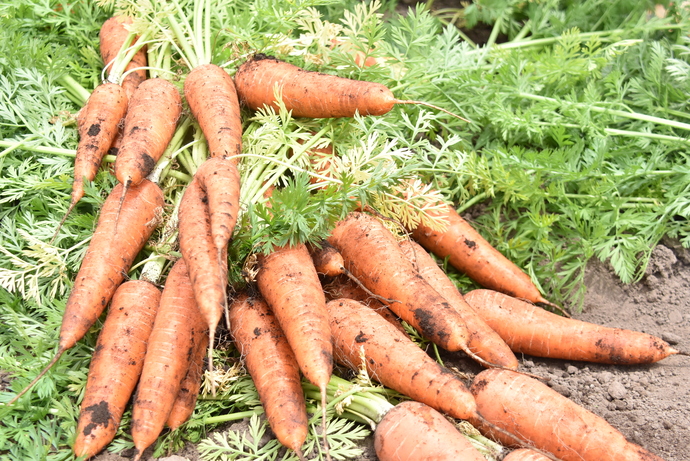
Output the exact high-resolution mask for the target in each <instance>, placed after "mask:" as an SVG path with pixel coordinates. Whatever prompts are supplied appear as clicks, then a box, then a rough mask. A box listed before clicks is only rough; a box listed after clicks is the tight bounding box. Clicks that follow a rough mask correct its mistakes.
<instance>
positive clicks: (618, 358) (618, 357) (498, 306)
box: [465, 290, 681, 365]
mask: <svg viewBox="0 0 690 461" xmlns="http://www.w3.org/2000/svg"><path fill="white" fill-rule="evenodd" d="M465 300H466V301H467V302H468V303H469V304H470V305H471V306H472V307H473V308H474V310H475V311H476V312H477V313H478V314H479V315H480V316H481V317H482V318H483V319H484V321H485V322H486V323H487V324H488V325H489V326H490V327H491V328H492V329H494V330H495V331H496V332H497V333H498V334H499V335H500V336H501V337H502V338H503V339H504V341H505V342H506V343H507V344H508V345H509V346H510V348H511V349H512V350H513V351H515V352H518V353H523V354H529V355H533V356H536V357H549V358H557V359H564V360H581V361H586V362H596V363H608V364H614V365H638V364H645V363H654V362H657V361H659V360H662V359H665V358H666V357H669V356H671V355H674V354H680V353H681V352H679V351H678V350H676V349H674V348H672V347H671V346H670V345H669V344H668V343H667V342H666V341H664V340H662V339H661V338H657V337H656V336H652V335H649V334H647V333H642V332H638V331H632V330H624V329H621V328H610V327H605V326H602V325H596V324H593V323H588V322H583V321H580V320H575V319H569V318H564V317H561V316H559V315H556V314H554V313H551V312H548V311H546V310H544V309H542V308H540V307H537V306H535V305H534V304H531V303H528V302H525V301H522V300H520V299H516V298H512V297H510V296H508V295H505V294H503V293H498V292H496V291H492V290H473V291H470V292H469V293H467V294H466V295H465Z"/></svg>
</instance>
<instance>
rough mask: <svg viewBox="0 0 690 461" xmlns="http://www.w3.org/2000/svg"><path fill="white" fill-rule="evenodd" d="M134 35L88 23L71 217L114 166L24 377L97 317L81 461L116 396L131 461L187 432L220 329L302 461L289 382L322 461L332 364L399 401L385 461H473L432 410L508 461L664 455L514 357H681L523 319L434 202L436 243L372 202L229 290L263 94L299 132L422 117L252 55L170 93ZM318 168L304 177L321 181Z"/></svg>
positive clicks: (545, 318) (259, 259)
mask: <svg viewBox="0 0 690 461" xmlns="http://www.w3.org/2000/svg"><path fill="white" fill-rule="evenodd" d="M131 23H132V20H131V18H127V17H123V16H118V17H114V18H113V19H111V20H109V21H108V22H107V23H106V24H104V26H103V31H102V34H101V53H102V57H103V61H104V63H105V65H106V68H105V70H106V73H108V74H109V77H108V81H106V82H104V83H103V84H102V85H100V86H98V87H97V88H96V89H95V90H94V91H93V93H92V95H91V98H90V99H89V100H88V102H87V103H86V105H85V106H84V108H82V110H81V111H80V112H79V115H78V130H79V137H80V143H79V148H78V154H77V157H76V162H75V167H74V184H73V194H72V199H71V202H70V204H69V211H71V210H72V209H73V208H74V207H75V206H76V205H77V203H78V202H79V200H80V199H81V198H82V197H83V195H84V191H83V185H84V182H85V181H93V180H94V178H95V175H96V173H97V171H98V170H99V168H100V166H101V162H102V160H103V158H104V156H105V155H106V154H107V153H109V152H110V153H115V152H116V153H117V156H116V158H117V160H116V162H115V165H114V174H115V176H116V178H117V180H118V184H117V185H116V186H115V187H114V188H113V190H112V191H111V192H110V194H109V196H108V198H107V200H106V201H105V204H104V206H103V208H102V209H101V212H100V218H99V221H98V224H97V228H96V230H95V233H94V235H93V238H92V240H91V242H90V245H89V248H88V251H87V252H86V255H85V257H84V260H83V262H82V265H81V268H80V270H79V273H78V274H77V276H76V278H75V282H74V286H73V289H72V293H71V295H70V297H69V300H68V302H67V306H66V308H65V312H64V317H63V324H62V329H61V331H60V338H59V343H58V348H57V353H56V355H55V358H54V359H53V361H51V363H50V364H49V365H48V366H47V367H46V370H44V371H43V372H42V373H41V374H39V375H38V376H37V378H36V380H38V379H40V378H41V376H43V373H45V372H46V371H47V370H48V369H49V368H50V366H52V364H54V363H55V362H56V361H57V360H59V358H60V356H61V355H62V354H63V353H64V352H65V351H66V350H68V349H69V348H71V347H73V346H74V345H75V344H76V343H77V342H78V341H80V340H81V339H82V338H83V337H84V335H85V334H86V333H87V332H88V330H89V329H90V328H91V327H92V326H93V325H94V324H95V323H96V322H97V320H98V318H99V317H100V316H101V314H102V313H103V312H104V311H105V309H106V308H108V309H107V311H108V312H107V316H106V320H105V324H104V326H103V328H102V330H101V332H100V336H99V339H98V345H97V347H96V350H95V353H94V356H93V359H92V362H91V367H90V371H89V376H88V382H87V385H86V391H85V395H84V398H83V401H82V406H81V415H80V419H79V425H78V429H77V435H76V440H75V442H74V446H73V449H74V453H75V455H77V456H79V457H83V458H89V457H92V456H94V455H96V454H97V453H99V452H100V451H101V450H103V449H104V448H105V447H106V446H107V445H108V444H109V443H110V442H111V441H112V440H113V437H114V436H115V432H116V430H117V428H118V427H119V424H120V420H121V418H122V415H123V413H124V411H125V409H126V408H127V405H128V403H129V402H130V401H131V405H132V424H131V433H132V437H133V440H134V445H135V448H136V458H135V459H139V458H140V457H141V456H142V454H143V453H144V451H145V450H146V449H147V448H148V447H150V446H151V445H152V444H153V443H154V442H155V441H156V439H157V438H158V437H159V435H160V434H161V432H162V431H163V430H164V428H165V427H166V426H167V427H168V428H170V429H176V428H177V427H179V426H180V425H181V424H183V423H184V422H185V421H187V420H188V419H189V418H190V417H191V415H192V414H193V411H194V406H195V403H196V397H197V395H198V393H199V389H200V383H201V379H202V374H203V372H204V368H205V367H207V368H209V369H211V368H212V367H213V360H212V358H213V357H212V355H211V353H212V351H213V348H214V341H215V338H216V336H217V331H218V329H219V328H223V325H222V323H223V319H224V318H225V324H226V325H225V326H226V327H227V329H228V330H229V332H230V334H231V336H232V338H233V341H234V344H235V346H236V348H237V350H238V351H239V352H240V353H241V355H242V357H243V360H244V362H245V364H246V368H247V370H248V372H249V373H250V374H251V376H252V378H253V379H254V382H255V385H256V388H257V390H258V393H259V396H260V398H261V401H262V404H263V406H264V409H265V412H266V415H267V419H268V421H269V423H270V426H271V428H272V430H273V432H274V433H275V435H276V437H277V438H278V440H279V441H280V442H281V443H282V444H283V445H285V446H286V447H287V448H289V449H291V450H293V451H294V452H295V453H296V454H297V455H298V457H299V458H301V459H305V455H304V454H303V453H302V451H301V448H302V446H303V444H304V442H305V439H306V437H307V432H308V425H307V421H308V417H307V408H306V405H305V396H304V390H303V387H302V384H301V379H302V377H304V378H305V379H306V381H308V382H309V383H310V384H311V385H313V386H315V387H316V388H318V390H319V392H320V395H321V403H322V405H321V409H322V411H323V419H322V422H323V426H322V433H323V447H322V448H323V452H324V454H325V456H326V458H328V457H329V454H328V444H327V433H326V414H325V411H326V403H327V395H328V392H327V388H328V386H329V382H330V381H331V378H332V375H333V373H334V369H335V367H336V364H340V365H341V366H344V367H348V368H351V369H352V370H353V371H355V372H359V371H361V370H363V369H366V372H367V373H368V375H369V376H370V377H371V378H372V379H374V380H376V381H377V382H379V383H381V384H383V385H384V386H386V387H389V388H391V389H394V390H396V391H398V392H399V393H400V394H402V395H404V396H406V397H408V398H409V399H410V402H405V403H401V404H399V405H398V406H396V407H394V408H392V409H390V410H389V411H388V412H387V414H386V415H385V416H383V417H382V418H380V422H379V424H378V429H377V431H376V450H377V455H378V456H379V458H380V459H381V460H384V461H385V460H403V459H406V460H424V459H476V460H481V459H483V458H482V457H481V455H480V454H479V453H478V452H477V451H476V449H475V448H474V447H472V446H471V445H470V444H468V443H466V442H465V441H464V438H463V437H462V436H461V435H460V433H459V432H458V431H457V430H456V429H455V427H454V426H453V425H452V424H449V423H448V421H447V420H446V418H445V417H444V416H443V415H447V416H450V417H452V418H456V419H463V420H467V421H469V422H471V423H472V424H473V425H474V426H475V427H477V428H478V429H479V430H480V431H481V432H482V433H483V434H484V435H486V436H487V437H490V438H493V439H495V440H498V441H500V442H501V443H503V444H505V445H506V446H510V447H520V448H522V449H521V450H516V451H514V452H513V453H511V455H510V459H511V460H519V459H523V460H525V459H532V460H540V459H552V460H563V461H570V460H592V461H594V460H597V461H601V460H613V459H617V460H621V459H623V460H631V461H632V460H637V461H642V460H647V461H651V460H658V459H660V458H658V457H656V456H655V455H653V454H651V453H649V452H647V451H646V450H645V449H643V448H642V447H639V446H637V445H635V444H632V443H630V442H628V441H627V440H625V438H624V437H623V436H622V435H621V434H620V433H619V432H618V431H617V430H616V429H615V428H613V427H611V426H610V425H609V424H608V423H606V422H605V421H604V420H602V419H601V418H598V417H597V416H595V415H593V414H592V413H590V412H588V411H586V410H585V409H583V408H581V407H579V406H577V405H576V404H574V403H573V402H571V401H569V400H568V399H566V398H565V397H563V396H561V395H560V394H558V393H556V392H555V391H553V390H551V389H550V388H549V387H548V386H546V385H545V384H544V383H542V382H541V381H540V380H539V379H538V377H533V376H529V375H525V374H523V373H521V372H520V371H519V362H518V360H517V358H516V356H515V353H527V354H531V355H534V356H542V357H554V358H564V359H568V360H583V361H592V362H599V363H614V364H640V363H652V362H656V361H658V360H661V359H664V358H666V357H668V356H670V355H673V354H677V353H679V351H678V350H676V349H673V348H672V347H671V346H670V345H668V344H667V343H665V342H664V341H662V340H661V339H659V338H655V337H653V336H650V335H646V334H643V333H638V332H631V331H624V330H620V329H612V328H604V327H600V326H596V325H591V324H587V323H584V322H579V321H576V320H573V319H569V318H567V316H563V315H557V314H554V313H551V312H548V311H546V310H544V309H543V308H542V307H538V306H536V305H537V304H541V305H545V306H547V307H548V306H551V307H552V308H553V307H556V306H553V305H552V304H551V303H549V302H548V301H547V300H546V299H545V298H544V297H543V296H542V294H541V293H540V292H539V290H538V289H537V287H536V286H535V285H534V284H533V283H532V281H531V279H530V277H529V276H528V275H527V274H526V273H525V272H523V271H522V270H521V269H520V268H518V267H517V266H516V265H515V264H513V263H512V262H511V261H509V260H508V259H507V258H505V257H504V256H503V255H501V254H500V253H499V252H498V251H497V250H496V249H494V248H493V247H492V246H491V245H490V244H489V243H488V242H487V241H486V240H485V239H484V238H482V237H481V235H480V234H479V233H477V231H475V230H474V229H473V228H472V227H471V226H470V225H469V223H467V222H466V221H465V220H464V219H463V218H462V217H460V216H459V215H458V214H457V213H456V211H455V208H454V207H453V206H451V205H449V204H446V203H439V204H436V205H437V206H436V207H435V208H434V210H435V211H432V212H431V213H432V215H433V216H432V218H434V219H436V220H437V221H439V222H443V223H444V226H442V227H443V229H441V228H431V227H429V226H427V225H425V224H421V223H420V224H419V225H417V226H416V227H414V228H407V229H406V228H404V226H401V225H400V224H399V223H396V222H393V221H392V220H391V219H386V218H383V217H381V216H380V215H379V213H377V211H376V210H375V209H372V208H371V206H369V205H367V206H361V207H359V206H358V205H355V207H353V209H352V210H351V212H350V213H349V214H347V216H346V217H345V218H344V219H342V220H341V221H340V222H338V223H337V225H336V226H335V227H334V228H333V229H332V232H331V234H330V236H329V237H328V239H327V240H325V241H322V242H300V243H295V244H288V245H284V246H279V247H275V248H273V251H272V252H271V253H269V254H264V253H258V254H254V255H252V257H253V258H254V259H253V260H254V261H255V268H254V272H253V273H252V274H251V276H249V277H248V278H249V279H250V280H249V283H247V284H246V285H245V286H242V287H238V286H232V287H230V286H229V285H228V273H229V264H233V265H243V264H245V261H231V260H230V259H229V255H228V247H229V244H230V242H231V241H232V239H233V235H234V234H236V232H237V229H236V227H237V226H238V222H239V221H238V218H239V216H240V215H241V213H242V208H243V206H245V205H246V204H241V203H240V190H241V188H242V186H243V180H244V178H243V177H242V175H241V174H240V171H242V170H241V168H240V166H241V161H242V160H241V159H242V154H243V149H242V126H243V118H242V117H243V113H245V112H246V113H251V112H252V111H255V110H258V109H263V110H267V109H266V108H267V107H269V108H270V107H272V108H275V109H278V108H279V107H280V106H279V105H277V104H276V103H275V102H274V99H275V95H276V94H280V95H281V97H282V106H283V107H285V108H286V109H287V110H289V111H291V113H292V116H293V117H306V118H330V117H353V116H355V115H356V114H359V115H362V116H383V115H385V114H386V113H388V112H389V111H391V110H392V109H393V108H394V106H395V105H396V104H410V103H418V102H415V101H406V100H399V99H397V98H395V97H394V96H393V94H392V92H391V91H390V90H389V89H388V88H386V87H385V86H383V85H381V84H378V83H371V82H363V81H355V80H349V79H344V78H340V77H336V76H333V75H325V74H320V73H315V72H309V71H306V70H303V69H300V68H298V67H296V66H294V65H292V64H289V63H287V62H284V61H281V60H278V59H276V58H273V57H270V56H265V55H260V54H257V55H254V56H253V57H251V58H249V59H247V60H246V62H244V63H243V64H242V65H241V66H239V67H238V68H237V69H233V70H235V72H234V78H233V76H231V73H232V72H228V71H227V70H226V69H224V68H222V67H220V66H217V65H214V64H212V63H211V62H210V57H209V56H208V54H204V53H202V52H201V49H202V48H203V47H201V48H200V49H199V52H198V54H196V55H195V59H189V60H188V62H189V69H188V72H187V73H186V74H185V75H183V76H182V77H181V79H182V80H183V88H182V91H180V89H179V88H178V86H177V85H176V83H177V79H179V78H180V77H179V76H176V77H175V80H174V81H173V80H169V79H167V78H166V75H165V74H161V75H159V76H150V75H147V72H146V70H145V67H146V54H145V53H144V51H145V49H146V43H145V42H146V40H145V37H136V36H135V34H133V33H131V32H130V31H129V28H128V27H127V25H128V24H131ZM190 56H191V55H190ZM370 64H374V65H375V64H376V63H370ZM364 65H369V64H367V63H365V64H364ZM276 89H278V90H279V91H278V92H276ZM243 111H245V112H243ZM190 114H191V117H190V118H186V117H189V116H190ZM191 125H194V126H195V127H198V129H199V131H197V132H196V134H195V135H194V137H195V142H199V143H201V144H202V145H203V146H204V147H203V149H201V152H205V153H206V158H204V159H202V161H201V162H200V165H199V166H198V168H194V169H193V171H189V173H190V176H191V178H190V181H189V182H188V184H186V186H185V187H184V189H183V191H182V192H180V194H179V196H178V197H179V202H176V203H172V204H171V203H168V202H166V200H167V199H166V197H165V196H164V193H163V191H162V190H161V187H160V186H159V183H160V175H161V174H165V172H166V171H169V165H170V164H171V155H174V151H175V147H174V146H177V145H179V144H180V142H181V141H180V139H181V138H183V137H184V136H185V135H186V133H187V129H188V128H189V127H190V126H191ZM175 143H177V144H175ZM171 146H173V147H171ZM313 154H314V156H315V157H318V158H319V161H320V164H321V165H323V164H324V159H325V160H326V162H325V163H328V161H327V160H328V158H329V157H328V156H329V155H330V156H331V158H333V159H335V158H336V157H337V154H336V153H335V152H334V150H333V149H332V146H331V148H330V149H328V150H326V151H321V152H318V153H316V152H314V153H313ZM166 168H168V169H166ZM317 170H318V169H316V168H315V171H314V172H313V173H314V174H317V175H327V174H328V173H327V171H317ZM265 195H267V196H268V195H270V193H268V194H265ZM267 203H269V202H267ZM171 209H172V210H173V211H172V212H170V210H171ZM69 211H68V213H69ZM63 222H64V221H63ZM164 222H165V225H161V224H162V223H164ZM58 233H59V229H58V230H56V235H57V234H58ZM154 233H158V234H160V235H161V236H162V237H161V238H162V239H164V240H165V241H166V242H167V243H168V244H169V245H171V246H173V247H175V248H179V253H173V254H160V255H157V256H156V257H154V258H151V259H150V260H149V262H147V264H146V266H145V270H144V271H143V272H142V275H141V276H140V278H139V280H127V281H126V279H127V274H128V273H130V271H131V269H132V264H133V262H134V261H135V259H136V258H137V256H138V255H139V254H140V252H141V251H142V249H143V248H144V246H145V245H146V244H147V242H149V240H150V239H151V238H152V236H153V235H154ZM179 255H181V256H179ZM432 255H435V256H436V257H438V258H441V259H444V258H447V260H448V262H449V263H450V264H451V265H453V266H454V267H455V268H457V269H458V270H459V271H461V272H463V273H465V274H467V275H468V276H469V277H470V278H472V279H473V280H474V281H476V282H477V283H478V284H480V285H481V286H483V287H485V289H483V290H475V291H472V292H470V293H466V294H464V295H463V294H461V293H460V292H459V291H458V290H457V288H456V286H455V285H454V283H453V282H452V281H451V280H450V279H449V278H448V277H447V275H446V274H445V273H444V272H443V270H441V269H440V267H439V265H438V264H437V262H436V261H437V260H436V259H435V258H434V257H433V256H432ZM166 272H167V275H166V277H165V281H164V283H161V282H160V278H161V277H162V274H164V273H166ZM161 287H162V289H161ZM108 306H109V307H108ZM401 321H404V322H405V323H406V324H407V325H409V326H411V327H413V328H414V329H415V330H416V331H417V332H419V334H420V335H421V336H423V337H424V338H425V339H426V340H428V341H431V342H433V343H434V344H435V345H437V346H438V347H441V348H442V349H445V350H447V351H452V352H454V351H462V353H465V354H466V355H467V356H469V357H471V358H472V359H474V360H476V361H477V362H478V363H479V364H481V365H482V366H483V367H485V368H486V370H485V371H483V372H482V373H480V374H479V375H477V376H476V377H475V378H474V380H473V382H472V383H471V386H469V387H468V386H467V385H466V383H465V382H464V381H463V380H462V379H461V378H460V377H458V376H457V375H456V374H455V373H453V372H452V371H450V370H448V369H446V368H445V367H444V366H442V365H440V364H439V363H437V362H436V361H434V360H433V359H431V358H430V356H429V355H427V353H426V352H425V351H423V350H422V349H420V348H419V347H418V346H417V345H415V343H413V342H412V340H411V339H410V337H409V336H408V335H407V333H406V332H405V331H406V330H405V328H404V327H403V324H402V323H401ZM518 324H519V326H518ZM205 358H206V359H205ZM205 361H206V365H204V362H205ZM36 380H35V381H36ZM35 381H34V382H35ZM32 384H33V383H32ZM21 395H23V392H22V393H21V394H19V395H18V396H17V397H16V398H15V401H16V400H17V399H19V398H20V397H21ZM13 402H14V401H13ZM13 402H11V403H13ZM11 403H10V404H11ZM410 425H412V426H411V427H410ZM410 433H413V434H414V437H412V438H410V435H409V434H410ZM523 454H524V456H523V457H520V456H521V455H523ZM506 459H508V458H506Z"/></svg>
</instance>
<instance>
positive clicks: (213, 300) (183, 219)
mask: <svg viewBox="0 0 690 461" xmlns="http://www.w3.org/2000/svg"><path fill="white" fill-rule="evenodd" d="M209 213H210V211H209V205H208V197H207V195H206V193H205V192H204V190H203V188H202V187H201V185H200V184H199V180H198V178H196V177H195V178H194V179H193V180H192V181H191V182H190V183H189V185H188V186H187V188H186V189H185V191H184V195H183V196H182V199H181V200H180V209H179V224H178V227H179V242H180V252H181V253H182V257H183V258H184V260H185V261H186V263H187V268H188V270H189V277H190V278H191V280H192V286H193V287H194V296H195V298H196V302H197V304H198V305H199V309H200V310H201V312H202V315H203V317H204V319H205V320H206V323H207V325H208V327H209V349H208V356H209V369H211V368H212V366H213V365H212V362H211V361H210V359H211V351H212V350H213V346H214V345H213V338H214V337H215V334H216V328H217V327H218V322H219V321H220V319H221V318H222V316H223V312H224V311H225V310H226V308H227V299H226V285H227V273H228V262H227V261H228V259H227V247H224V248H222V251H221V252H220V254H219V253H218V251H217V248H216V247H215V245H214V243H213V236H212V235H211V217H210V214H209Z"/></svg>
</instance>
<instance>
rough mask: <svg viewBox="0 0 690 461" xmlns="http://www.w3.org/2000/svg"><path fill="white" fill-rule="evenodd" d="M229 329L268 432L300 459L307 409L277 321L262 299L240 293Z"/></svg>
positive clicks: (292, 357) (294, 361)
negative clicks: (253, 387) (262, 412)
mask: <svg viewBox="0 0 690 461" xmlns="http://www.w3.org/2000/svg"><path fill="white" fill-rule="evenodd" d="M230 326H231V335H232V337H233V339H234V341H235V344H236V346H237V349H238V350H239V352H240V354H241V355H242V357H243V358H244V363H245V365H246V368H247V371H248V372H249V374H250V375H251V377H252V379H253V381H254V385H255V386H256V390H257V392H258V393H259V398H260V399H261V403H262V405H263V407H264V410H265V412H266V417H267V418H268V422H269V424H270V426H271V430H272V431H273V433H274V434H275V435H276V438H277V439H278V441H279V442H280V443H282V444H283V445H284V446H286V447H288V448H289V449H291V450H293V451H294V452H295V453H296V454H297V456H298V457H299V458H300V459H303V455H302V452H301V447H302V445H304V442H305V440H306V438H307V433H308V430H309V427H308V416H307V407H306V402H305V399H304V392H303V390H302V386H301V379H300V372H299V365H298V364H297V359H296V358H295V354H294V352H293V351H292V349H291V348H290V345H289V344H288V342H287V339H286V338H285V335H284V333H283V331H282V329H281V328H280V325H278V321H277V319H276V318H275V316H274V315H273V313H272V312H271V311H270V309H269V308H268V305H267V304H266V302H265V301H264V300H263V299H261V298H260V297H250V296H249V295H247V294H246V293H242V294H240V295H239V296H237V297H236V298H235V299H234V300H233V302H232V304H231V305H230Z"/></svg>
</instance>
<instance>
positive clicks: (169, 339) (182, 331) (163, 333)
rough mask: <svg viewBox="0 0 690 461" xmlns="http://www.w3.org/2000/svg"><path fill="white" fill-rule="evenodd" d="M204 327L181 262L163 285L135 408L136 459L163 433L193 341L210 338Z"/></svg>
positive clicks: (180, 260) (133, 421)
mask: <svg viewBox="0 0 690 461" xmlns="http://www.w3.org/2000/svg"><path fill="white" fill-rule="evenodd" d="M206 328H207V327H206V325H205V323H204V319H203V317H202V316H201V313H200V312H199V308H198V306H197V305H196V301H195V299H194V291H193V289H192V282H191V280H190V278H189V274H188V273H187V266H186V265H185V261H184V259H182V258H180V259H178V260H177V262H176V263H175V265H174V266H173V268H172V269H171V270H170V273H169V274H168V277H167V279H166V281H165V287H164V288H163V293H162V295H161V302H160V307H159V308H158V314H157V315H156V320H155V322H154V324H153V330H152V331H151V336H150V337H149V342H148V347H147V350H146V357H145V359H144V368H143V369H142V371H141V378H140V381H139V385H138V386H137V392H136V396H135V399H134V404H133V406H132V439H133V440H134V446H135V448H136V450H137V451H136V456H135V460H138V459H140V458H141V455H142V453H143V452H144V450H145V449H146V448H148V447H149V446H151V445H152V444H153V443H154V442H155V441H156V438H158V435H159V434H160V433H161V431H162V430H163V427H164V426H165V422H166V421H167V419H168V416H169V415H170V412H171V410H172V407H173V405H174V403H175V399H176V397H177V395H178V393H179V391H180V386H181V384H182V380H183V379H184V377H185V375H186V373H187V370H188V369H189V366H190V361H191V356H192V354H193V351H194V349H195V348H196V346H197V344H195V343H194V341H193V338H195V337H196V338H199V337H200V336H202V335H206Z"/></svg>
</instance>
